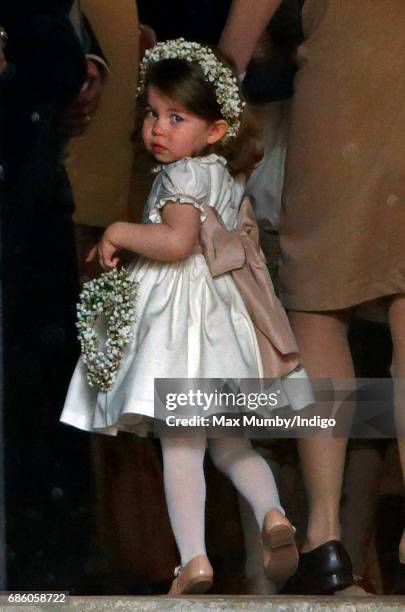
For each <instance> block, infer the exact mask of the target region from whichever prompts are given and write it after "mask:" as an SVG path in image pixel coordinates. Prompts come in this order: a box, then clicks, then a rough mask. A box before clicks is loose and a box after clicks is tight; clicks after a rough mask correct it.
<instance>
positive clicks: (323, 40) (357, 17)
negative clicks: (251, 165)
mask: <svg viewBox="0 0 405 612" xmlns="http://www.w3.org/2000/svg"><path fill="white" fill-rule="evenodd" d="M303 23H304V32H305V41H304V43H303V44H302V45H301V47H300V48H299V59H300V69H299V71H298V74H297V77H296V83H295V97H294V101H293V107H292V118H291V119H292V122H291V133H290V138H289V143H288V154H287V162H286V180H285V188H284V198H283V209H282V215H281V224H280V239H281V250H282V258H281V267H280V290H281V298H282V300H283V302H284V304H285V306H286V307H287V308H290V309H293V310H308V311H309V310H314V311H323V310H334V309H342V308H346V307H349V306H352V305H354V304H359V303H361V302H365V301H367V300H372V299H375V298H378V297H381V296H385V295H391V294H395V293H404V292H405V104H404V102H405V34H404V33H405V2H403V0H306V2H305V5H304V12H303Z"/></svg>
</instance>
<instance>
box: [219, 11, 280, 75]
mask: <svg viewBox="0 0 405 612" xmlns="http://www.w3.org/2000/svg"><path fill="white" fill-rule="evenodd" d="M280 4H281V0H250V1H249V2H247V1H246V0H233V1H232V4H231V8H230V10H229V14H228V19H227V21H226V24H225V27H224V29H223V31H222V34H221V38H220V40H219V44H218V46H219V48H220V50H221V51H223V53H225V55H227V56H228V57H229V58H230V59H232V60H233V62H234V64H235V67H236V70H237V73H238V75H239V76H242V75H243V73H244V72H245V71H246V68H247V65H248V64H249V62H250V60H251V59H252V55H253V53H254V50H255V49H256V45H257V43H258V41H259V39H260V37H261V36H262V34H263V32H264V30H265V29H266V27H267V25H268V23H269V21H270V20H271V18H272V17H273V15H274V13H275V12H276V10H277V9H278V7H279V6H280Z"/></svg>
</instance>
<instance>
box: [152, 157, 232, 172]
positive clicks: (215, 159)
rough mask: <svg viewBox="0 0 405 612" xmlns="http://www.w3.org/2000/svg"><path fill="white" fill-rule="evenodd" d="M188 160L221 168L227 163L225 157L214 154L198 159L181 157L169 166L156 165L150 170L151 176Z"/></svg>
mask: <svg viewBox="0 0 405 612" xmlns="http://www.w3.org/2000/svg"><path fill="white" fill-rule="evenodd" d="M189 159H195V160H198V161H199V162H200V164H216V163H217V162H219V163H220V164H222V165H223V166H226V165H227V163H228V162H227V160H226V159H225V157H222V156H221V155H217V154H216V153H211V154H210V155H204V156H202V157H198V156H197V157H183V159H178V160H177V161H174V162H170V163H169V164H156V166H154V167H153V168H152V172H153V174H157V173H158V172H160V171H161V170H165V169H166V168H168V167H170V168H174V167H175V166H178V165H180V164H183V163H184V162H185V161H188V160H189Z"/></svg>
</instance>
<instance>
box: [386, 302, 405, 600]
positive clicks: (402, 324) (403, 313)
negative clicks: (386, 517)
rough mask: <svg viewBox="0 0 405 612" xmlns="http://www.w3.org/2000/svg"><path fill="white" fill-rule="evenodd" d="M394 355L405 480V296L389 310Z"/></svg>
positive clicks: (402, 553)
mask: <svg viewBox="0 0 405 612" xmlns="http://www.w3.org/2000/svg"><path fill="white" fill-rule="evenodd" d="M388 315H389V323H390V329H391V336H392V343H393V349H394V350H393V355H392V366H391V373H392V376H393V377H394V410H395V421H396V425H397V430H398V448H399V457H400V461H401V468H402V474H403V477H404V479H405V296H404V295H396V296H394V297H393V298H392V300H391V302H390V305H389V308H388ZM399 560H400V563H402V564H405V530H404V532H403V534H402V538H401V542H400V545H399ZM403 578H404V585H403V586H404V588H405V573H404V577H403Z"/></svg>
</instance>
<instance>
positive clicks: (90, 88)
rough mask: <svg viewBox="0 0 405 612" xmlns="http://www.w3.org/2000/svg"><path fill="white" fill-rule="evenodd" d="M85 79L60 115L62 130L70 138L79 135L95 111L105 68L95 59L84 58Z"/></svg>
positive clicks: (88, 123)
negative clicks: (80, 88)
mask: <svg viewBox="0 0 405 612" xmlns="http://www.w3.org/2000/svg"><path fill="white" fill-rule="evenodd" d="M86 67H87V80H86V82H85V84H84V86H83V88H82V90H81V91H80V93H79V95H78V96H77V97H76V98H75V100H73V102H72V103H71V104H70V105H69V106H68V107H67V108H66V110H65V111H64V112H63V114H62V117H61V126H62V130H63V131H64V132H65V134H66V136H67V137H69V138H72V137H74V136H81V135H82V134H84V132H85V131H86V129H87V128H88V126H89V125H90V123H91V119H92V116H93V115H94V113H95V112H96V110H97V108H98V105H99V102H100V98H101V94H102V90H103V83H104V80H105V78H106V72H105V69H104V68H103V67H102V66H101V65H100V64H98V63H97V62H96V61H94V60H92V59H90V58H86Z"/></svg>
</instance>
